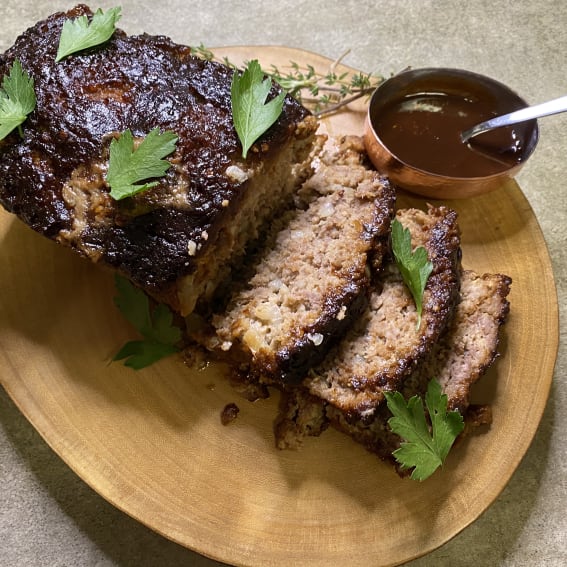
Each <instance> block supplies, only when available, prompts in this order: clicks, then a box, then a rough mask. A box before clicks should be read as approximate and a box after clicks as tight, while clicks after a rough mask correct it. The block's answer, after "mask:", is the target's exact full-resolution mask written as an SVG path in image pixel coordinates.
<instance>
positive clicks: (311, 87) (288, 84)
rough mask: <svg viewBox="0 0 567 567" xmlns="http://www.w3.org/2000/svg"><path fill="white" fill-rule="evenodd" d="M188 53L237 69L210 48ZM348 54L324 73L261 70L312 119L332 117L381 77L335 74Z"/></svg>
mask: <svg viewBox="0 0 567 567" xmlns="http://www.w3.org/2000/svg"><path fill="white" fill-rule="evenodd" d="M191 50H192V53H193V54H194V55H196V56H197V57H201V58H202V59H206V60H207V61H218V62H220V63H223V64H224V65H227V66H228V67H231V68H233V69H237V68H239V67H238V66H237V65H236V64H234V63H233V62H232V61H231V60H230V59H229V58H228V57H226V56H225V57H217V56H216V55H215V54H214V53H213V52H212V51H211V50H210V49H208V48H207V47H205V46H204V45H203V44H200V45H199V46H197V47H192V48H191ZM348 53H349V51H346V52H345V53H343V54H342V55H341V56H340V57H339V58H337V59H336V60H335V61H333V62H332V63H331V65H330V66H329V68H328V69H327V70H326V71H325V72H320V71H318V70H317V69H315V67H314V66H313V65H300V64H299V63H297V62H295V61H290V62H289V67H286V69H280V68H279V67H278V66H277V65H274V64H272V65H270V67H269V68H267V69H262V71H263V72H264V73H265V74H266V75H267V76H269V77H270V78H271V79H273V80H274V81H276V82H277V83H279V84H280V85H281V87H282V88H283V89H284V90H285V91H286V92H288V93H289V94H290V95H291V96H293V97H294V98H296V99H297V100H299V101H300V102H301V103H302V104H304V105H305V106H308V107H309V108H311V110H313V112H314V114H315V115H316V116H319V117H320V116H323V115H325V114H332V113H334V112H337V111H338V110H340V109H341V108H343V107H344V106H347V105H348V104H350V103H351V102H354V101H355V100H357V99H359V98H362V97H365V96H370V95H371V94H372V93H373V92H374V90H375V89H376V87H378V86H379V85H380V84H381V83H382V82H383V81H384V77H382V76H381V75H377V74H375V73H363V72H358V73H356V72H355V73H351V72H347V71H343V72H338V71H337V69H338V67H339V65H340V64H341V62H342V61H343V59H344V58H345V57H346V56H347V55H348Z"/></svg>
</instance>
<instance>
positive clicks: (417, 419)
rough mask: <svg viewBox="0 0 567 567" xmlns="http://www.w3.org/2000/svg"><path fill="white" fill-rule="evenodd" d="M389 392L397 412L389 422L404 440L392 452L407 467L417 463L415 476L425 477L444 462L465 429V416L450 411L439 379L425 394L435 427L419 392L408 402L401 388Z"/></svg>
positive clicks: (391, 409)
mask: <svg viewBox="0 0 567 567" xmlns="http://www.w3.org/2000/svg"><path fill="white" fill-rule="evenodd" d="M385 396H386V403H387V405H388V409H389V410H390V411H391V412H392V415H393V417H391V418H390V419H389V420H388V424H389V426H390V428H391V429H392V431H393V432H394V433H396V434H397V435H399V436H400V437H401V438H402V439H403V440H404V441H403V442H402V444H401V446H400V448H399V449H396V450H395V451H394V452H393V453H392V454H393V455H394V457H395V458H396V460H397V461H398V462H399V463H400V464H401V465H402V467H403V468H404V469H408V468H412V467H413V471H412V473H411V478H412V479H414V480H425V479H426V478H428V477H429V476H431V475H432V474H433V473H434V472H435V471H436V470H437V469H438V468H439V467H440V466H441V465H442V464H443V462H444V461H445V459H446V457H447V454H448V453H449V449H451V447H452V446H453V443H454V442H455V439H456V438H457V436H458V435H459V434H460V433H461V432H462V431H463V429H464V422H463V416H462V415H461V414H460V413H459V412H458V411H450V412H448V411H447V395H446V394H442V392H441V386H440V384H439V382H437V380H435V379H433V380H431V381H430V382H429V385H428V387H427V393H426V395H425V405H426V407H427V411H428V414H429V420H430V423H431V428H430V426H429V424H428V422H427V419H426V416H425V410H424V408H423V402H422V400H421V398H420V397H419V396H412V397H411V398H410V399H409V400H408V402H407V404H406V402H405V400H404V398H403V396H402V395H401V394H400V393H399V392H385Z"/></svg>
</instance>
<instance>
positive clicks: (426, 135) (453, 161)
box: [374, 93, 530, 177]
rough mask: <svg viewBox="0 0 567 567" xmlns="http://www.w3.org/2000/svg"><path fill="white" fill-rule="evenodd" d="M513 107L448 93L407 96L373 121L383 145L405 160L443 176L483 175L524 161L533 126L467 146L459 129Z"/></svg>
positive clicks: (494, 132) (499, 131)
mask: <svg viewBox="0 0 567 567" xmlns="http://www.w3.org/2000/svg"><path fill="white" fill-rule="evenodd" d="M511 110H515V109H509V110H503V111H495V110H494V103H493V102H486V101H483V100H479V99H478V98H472V97H471V98H466V97H461V96H457V95H451V94H444V93H423V94H415V95H410V96H406V97H404V98H403V99H401V100H399V101H396V102H394V103H393V104H390V105H389V106H388V107H386V108H385V109H384V110H382V111H381V112H380V117H379V118H377V119H375V120H374V128H375V130H376V133H377V134H378V137H379V138H380V140H381V141H382V143H383V144H384V145H385V146H386V147H387V148H388V149H389V150H390V151H391V152H392V153H393V154H394V155H395V156H396V157H397V158H398V159H399V160H400V161H402V162H404V163H406V164H408V165H411V166H413V167H416V168H419V169H423V170H425V171H429V172H432V173H437V174H439V175H446V176H451V177H483V176H486V175H492V174H496V173H500V172H502V171H505V170H507V169H509V168H510V167H511V166H513V165H515V164H517V163H519V162H521V161H522V160H523V158H524V156H525V153H526V152H527V149H526V148H525V144H524V140H526V139H527V132H528V130H529V128H530V126H529V125H526V124H519V125H515V126H507V127H503V128H498V129H496V130H492V131H491V132H486V133H484V134H480V135H478V136H476V137H475V138H473V139H472V140H471V141H470V142H469V144H463V143H462V142H461V139H460V133H461V132H462V131H464V130H466V129H468V128H470V127H471V126H474V125H476V124H478V123H479V122H483V121H484V120H488V119H489V118H493V117H494V116H497V115H499V114H504V113H506V112H510V111H511Z"/></svg>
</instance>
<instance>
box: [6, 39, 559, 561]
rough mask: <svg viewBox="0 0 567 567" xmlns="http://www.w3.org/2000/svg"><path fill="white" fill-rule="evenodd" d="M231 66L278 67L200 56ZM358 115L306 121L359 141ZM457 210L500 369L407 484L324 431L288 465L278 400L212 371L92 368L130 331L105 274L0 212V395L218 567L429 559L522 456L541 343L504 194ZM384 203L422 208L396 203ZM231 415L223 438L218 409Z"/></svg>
mask: <svg viewBox="0 0 567 567" xmlns="http://www.w3.org/2000/svg"><path fill="white" fill-rule="evenodd" d="M217 51H218V52H219V53H222V54H227V55H230V57H231V58H232V59H233V60H246V59H251V58H258V59H260V61H261V62H266V63H276V64H278V65H281V66H285V65H286V64H288V62H289V61H290V60H294V61H298V62H301V63H309V64H312V65H314V66H316V67H318V68H326V67H327V66H328V65H329V63H330V62H329V61H328V60H326V59H324V58H322V57H320V56H318V55H315V54H312V53H307V52H304V51H298V50H292V49H288V48H278V47H234V48H223V49H222V50H220V49H219V50H217ZM364 111H365V106H364V103H363V102H359V103H357V104H356V105H355V106H353V108H351V109H350V110H349V111H346V112H341V113H339V114H336V115H334V116H332V117H331V118H328V119H325V120H324V121H323V124H322V127H323V128H324V129H326V130H327V132H329V133H330V134H331V135H337V134H343V133H356V134H361V133H362V126H363V119H364ZM445 203H446V204H449V205H450V206H452V207H454V208H455V209H456V210H457V212H458V213H459V219H460V225H461V229H462V233H463V265H464V267H465V268H471V269H474V270H475V271H477V272H480V273H482V272H502V273H505V274H507V275H509V276H511V277H512V279H513V284H512V292H511V294H510V302H511V312H510V317H509V320H508V323H507V324H506V326H505V328H504V331H503V334H502V340H501V344H500V351H501V356H500V357H499V359H498V360H497V363H496V364H495V366H494V367H493V368H492V369H491V370H490V371H489V373H488V374H487V375H486V376H485V377H484V378H483V379H482V381H481V382H480V383H479V384H478V388H477V389H476V390H475V393H474V396H475V400H476V401H481V402H488V403H491V404H492V405H493V413H494V422H493V425H492V426H491V427H490V429H489V430H486V431H483V432H482V433H479V434H477V435H475V436H474V437H472V438H470V439H468V440H466V441H465V442H464V443H462V444H461V445H460V446H458V447H457V448H455V450H454V451H453V452H452V453H451V454H450V456H449V459H448V461H447V463H446V465H445V466H444V468H443V469H442V470H440V471H438V472H437V473H435V475H434V476H432V477H431V478H430V479H429V480H427V481H425V482H424V483H417V482H413V481H410V480H407V479H406V480H402V479H400V478H398V477H397V476H396V474H395V473H394V472H393V471H392V469H391V468H390V467H389V466H387V465H385V464H383V463H381V462H380V461H379V460H378V459H377V458H376V457H374V456H372V455H370V454H368V453H366V452H365V451H364V449H362V448H361V447H360V446H357V445H356V444H354V443H353V442H352V441H351V440H349V439H348V438H346V437H344V436H341V435H340V434H339V433H337V432H334V431H328V432H326V433H325V434H323V436H322V437H321V438H318V439H309V440H307V442H306V443H305V445H304V447H303V448H302V449H301V450H299V451H289V452H285V451H278V450H276V449H275V448H274V441H273V432H272V422H273V417H274V415H275V413H276V408H277V402H278V398H277V395H276V394H274V395H273V396H272V398H270V399H269V400H264V401H259V402H255V403H250V402H247V401H245V400H243V399H241V398H240V397H239V396H238V395H237V394H236V393H235V392H234V391H233V390H231V388H230V387H229V386H228V385H227V382H226V379H225V373H224V369H223V368H222V367H220V366H217V365H214V364H209V365H207V366H206V367H204V368H203V369H201V370H198V371H197V370H191V369H190V368H189V367H187V366H186V365H184V364H183V362H182V361H181V360H180V359H179V358H175V357H173V358H170V359H167V360H163V361H161V362H160V363H158V364H156V365H154V366H152V367H150V368H147V369H145V370H143V371H140V372H133V371H131V370H129V369H127V368H125V367H123V366H121V365H119V364H116V363H114V364H111V363H110V362H109V361H110V359H111V358H112V356H113V355H114V354H115V352H116V350H117V348H118V347H119V346H120V345H122V344H123V343H124V341H126V340H128V339H130V338H132V337H133V331H132V329H131V328H129V326H128V324H127V323H126V322H125V321H124V320H123V319H122V317H121V315H120V314H119V313H118V312H117V310H116V309H115V307H114V305H113V299H112V298H113V295H114V289H113V278H112V275H111V274H110V273H109V272H106V271H104V270H101V269H100V268H98V267H96V266H94V265H92V264H90V263H89V262H88V261H85V260H83V259H81V258H79V257H77V256H76V255H75V254H74V253H72V252H71V251H69V250H67V249H64V248H62V247H60V246H58V245H56V244H54V243H53V242H50V241H48V240H46V239H44V238H43V237H41V236H39V235H37V234H35V233H33V232H32V231H31V230H30V229H29V228H27V227H26V226H24V225H23V224H22V223H21V222H20V221H18V220H17V219H15V218H14V217H13V216H11V215H9V214H7V213H6V212H4V211H2V212H0V266H2V268H1V269H0V290H1V294H0V383H1V384H2V385H3V386H4V387H5V389H6V390H7V391H8V393H9V395H10V396H11V398H12V399H13V400H14V402H15V403H16V404H17V405H18V407H19V408H20V410H21V411H22V413H23V414H24V415H25V416H26V417H27V418H28V419H29V421H30V422H31V423H32V424H33V425H34V427H35V428H36V429H37V430H38V431H39V433H40V434H41V435H42V436H43V437H44V439H45V440H46V441H47V443H48V444H49V445H50V446H51V447H52V448H53V449H54V450H55V451H56V452H57V453H58V454H59V455H60V457H61V458H62V459H63V460H64V461H65V462H66V463H67V464H68V465H69V466H70V467H71V468H72V469H73V470H74V471H75V472H76V474H78V475H79V476H80V477H81V478H82V479H84V480H85V481H86V482H87V483H88V484H89V485H91V486H92V487H93V488H94V489H95V490H96V491H97V492H99V493H100V494H101V495H102V496H103V497H104V498H106V499H107V500H108V501H110V502H111V503H113V504H114V505H115V506H117V507H118V508H120V509H121V510H123V511H125V512H126V513H128V514H130V515H131V516H132V517H134V518H136V519H137V520H139V521H140V522H142V523H143V524H146V525H147V526H149V527H151V528H152V529H154V530H155V531H157V532H159V533H161V534H163V535H164V536H165V537H167V538H170V539H172V540H174V541H176V542H178V543H180V544H182V545H184V546H186V547H189V548H191V549H194V550H196V551H198V552H200V553H202V554H203V555H206V556H209V557H212V558H215V559H217V560H220V561H224V562H226V563H230V564H235V565H262V566H270V565H274V566H275V565H294V564H295V565H299V564H301V565H321V566H322V565H325V566H327V565H340V564H345V565H346V564H348V565H353V566H354V565H395V564H399V563H402V562H404V561H407V560H409V559H412V558H414V557H417V556H420V555H423V554H425V553H427V552H428V551H431V550H433V549H435V548H436V547H438V546H440V545H441V544H443V543H444V542H446V541H447V540H448V539H450V538H451V537H453V536H454V535H455V534H457V533H458V532H459V531H460V530H462V529H463V528H465V527H466V526H467V525H468V524H470V523H471V522H473V521H474V520H475V519H476V518H477V517H478V516H479V515H480V514H481V513H482V512H483V511H484V510H485V509H486V508H487V507H488V506H489V505H490V504H491V503H492V502H493V501H494V499H495V498H496V497H497V495H498V494H499V493H500V491H501V490H502V489H503V487H504V486H505V485H506V483H507V482H508V480H509V479H510V477H511V475H512V473H513V471H514V470H515V468H516V467H517V465H518V464H519V462H520V460H521V459H522V457H523V455H524V453H525V451H526V450H527V448H528V446H529V444H530V442H531V440H532V438H533V435H534V433H535V431H536V429H537V426H538V424H539V421H540V418H541V415H542V412H543V409H544V406H545V402H546V400H547V397H548V394H549V390H550V385H551V380H552V374H553V367H554V363H555V358H556V353H557V347H558V308H557V297H556V291H555V284H554V280H553V275H552V271H551V266H550V259H549V255H548V253H547V249H546V246H545V242H544V240H543V237H542V234H541V231H540V228H539V226H538V223H537V220H536V218H535V217H534V214H533V212H532V210H531V208H530V206H529V204H528V203H527V201H526V199H525V198H524V196H523V194H522V192H521V190H520V189H519V187H518V186H517V185H516V183H514V182H509V183H507V184H506V185H505V186H503V187H502V188H501V189H500V190H498V191H496V192H494V193H491V194H489V195H486V196H481V197H476V198H473V199H470V200H466V201H455V202H448V201H445ZM399 204H400V205H401V206H404V205H414V206H415V205H417V206H422V207H423V206H424V205H425V202H424V201H423V200H420V199H417V198H412V197H409V196H407V195H400V196H399ZM230 402H235V403H236V404H237V405H238V406H239V407H240V410H241V411H240V414H239V416H238V418H237V419H236V420H235V421H234V422H233V423H231V424H230V425H228V426H223V425H222V424H221V420H220V413H221V411H222V409H223V408H224V406H225V405H226V404H227V403H230Z"/></svg>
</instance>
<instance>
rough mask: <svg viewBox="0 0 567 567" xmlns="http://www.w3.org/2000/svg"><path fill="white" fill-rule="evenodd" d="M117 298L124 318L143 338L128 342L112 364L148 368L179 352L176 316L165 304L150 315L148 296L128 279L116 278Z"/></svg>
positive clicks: (116, 301) (179, 337) (160, 305)
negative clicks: (175, 323) (120, 363)
mask: <svg viewBox="0 0 567 567" xmlns="http://www.w3.org/2000/svg"><path fill="white" fill-rule="evenodd" d="M115 284H116V290H117V292H118V295H117V296H116V297H115V298H114V303H115V304H116V306H117V307H118V309H119V310H120V311H121V313H122V315H124V317H125V318H126V319H127V320H128V321H129V322H130V323H132V325H133V326H134V327H135V328H136V330H137V331H138V332H139V333H140V334H141V335H142V337H143V340H137V341H129V342H127V343H126V344H125V345H124V346H123V347H122V348H121V349H120V351H119V352H118V353H117V354H116V356H115V357H114V359H113V360H115V361H116V360H124V359H126V360H125V362H124V364H125V366H129V367H130V368H133V369H134V370H140V369H141V368H145V367H146V366H149V365H150V364H153V363H154V362H157V361H158V360H160V359H161V358H164V357H166V356H169V355H171V354H174V353H175V352H178V350H179V349H178V348H177V343H178V342H179V341H180V340H181V330H180V329H179V327H176V326H175V325H174V324H173V313H172V312H171V310H170V309H169V308H168V307H167V306H166V305H163V304H159V305H157V306H156V308H155V309H153V311H150V302H149V300H148V297H147V296H146V294H145V293H144V292H143V291H142V290H141V289H139V288H137V287H136V286H134V285H133V284H131V283H130V282H129V281H128V280H127V279H126V278H123V277H122V276H118V275H117V276H116V277H115Z"/></svg>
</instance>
